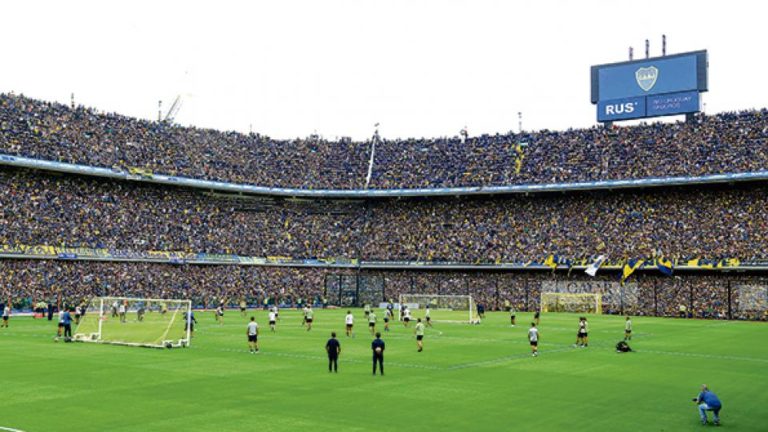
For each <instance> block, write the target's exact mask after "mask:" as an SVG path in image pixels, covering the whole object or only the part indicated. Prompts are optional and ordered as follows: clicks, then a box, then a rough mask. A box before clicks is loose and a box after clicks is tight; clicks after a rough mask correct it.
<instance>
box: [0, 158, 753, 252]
mask: <svg viewBox="0 0 768 432" xmlns="http://www.w3.org/2000/svg"><path fill="white" fill-rule="evenodd" d="M657 192H658V191H638V192H626V191H625V192H620V193H617V192H595V193H575V194H550V195H539V196H529V197H525V196H519V195H513V196H502V197H490V198H430V199H405V200H383V201H368V202H354V201H339V202H332V201H326V202H322V201H320V202H318V201H308V200H269V199H266V198H248V197H240V198H237V197H232V196H222V195H214V194H206V193H202V192H198V191H195V190H190V189H181V188H173V187H167V186H154V185H148V184H136V183H131V182H125V181H118V180H102V179H97V178H87V177H78V176H70V175H51V174H46V173H42V172H34V171H25V170H9V169H4V170H0V245H53V246H67V247H74V248H97V249H102V248H103V249H119V250H129V251H138V252H145V251H183V252H193V253H209V254H216V253H229V254H237V255H242V256H259V257H267V256H288V257H294V258H299V259H308V258H335V257H341V258H346V259H361V260H373V261H427V262H459V263H500V262H520V263H524V262H528V261H531V260H537V259H540V258H541V257H544V256H547V255H548V254H558V255H561V256H565V257H568V258H570V259H587V258H590V257H592V256H594V255H596V254H604V255H607V256H610V257H613V258H615V259H619V258H637V257H650V256H656V255H659V254H663V255H665V256H667V257H671V258H676V259H684V260H688V259H695V258H700V257H705V258H711V259H717V258H720V259H726V258H739V259H741V260H755V259H766V258H768V256H766V251H768V193H766V192H768V191H766V188H765V186H752V187H724V186H721V187H711V186H710V187H708V188H700V187H697V188H677V189H666V190H665V191H664V192H663V193H657Z"/></svg>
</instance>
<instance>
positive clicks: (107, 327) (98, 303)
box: [74, 297, 192, 348]
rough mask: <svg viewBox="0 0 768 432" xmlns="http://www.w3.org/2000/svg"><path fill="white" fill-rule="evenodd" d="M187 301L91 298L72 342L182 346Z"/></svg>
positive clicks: (189, 308) (187, 339) (187, 336)
mask: <svg viewBox="0 0 768 432" xmlns="http://www.w3.org/2000/svg"><path fill="white" fill-rule="evenodd" d="M191 311H192V302H191V301H190V300H167V299H149V298H129V297H96V298H94V299H92V300H91V301H90V303H89V305H88V307H87V308H86V310H85V315H84V316H83V317H82V318H81V319H80V324H79V325H78V326H77V329H76V330H75V335H74V340H76V341H81V342H97V343H108V344H117V345H129V346H141V347H152V348H173V347H186V346H189V343H190V329H189V328H187V326H186V325H185V318H186V315H187V313H188V312H191Z"/></svg>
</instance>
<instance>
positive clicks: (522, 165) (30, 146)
mask: <svg viewBox="0 0 768 432" xmlns="http://www.w3.org/2000/svg"><path fill="white" fill-rule="evenodd" d="M766 140H768V110H765V109H763V110H759V111H745V112H739V113H725V114H718V115H714V116H703V115H702V116H699V117H697V119H696V121H694V122H686V123H674V124H662V123H658V124H650V125H641V126H632V127H617V128H602V127H594V128H589V129H574V130H567V131H560V132H553V131H546V130H545V131H539V132H530V133H529V132H523V133H518V134H514V133H507V134H497V135H482V136H478V137H471V138H468V139H466V140H463V139H460V138H459V137H454V138H436V139H424V138H421V139H392V140H390V139H378V138H377V141H378V142H377V145H376V152H375V155H374V156H375V157H374V166H373V171H372V177H371V183H370V187H371V188H382V189H387V188H414V187H427V188H429V187H458V186H487V185H508V184H521V183H550V182H572V181H590V180H606V179H624V178H645V177H655V176H674V175H703V174H714V173H730V172H749V171H757V170H765V169H768V151H766V149H767V148H768V147H767V141H766ZM370 151H371V142H370V141H363V142H355V141H352V140H349V139H341V140H338V141H329V140H325V139H321V138H319V137H316V136H315V137H310V138H307V139H295V140H275V139H272V138H269V137H266V136H263V135H259V134H241V133H236V132H224V131H215V130H210V129H199V128H193V127H180V126H177V125H173V124H168V123H164V122H151V121H145V120H139V119H135V118H130V117H126V116H121V115H118V114H103V113H98V112H96V111H95V110H92V109H87V108H83V107H77V108H70V107H68V106H66V105H62V104H57V103H49V102H42V101H38V100H34V99H29V98H26V97H23V96H15V95H10V94H0V153H8V154H13V155H21V156H28V157H34V158H40V159H48V160H56V161H63V162H72V163H79V164H86V165H92V166H102V167H119V168H130V167H138V168H142V169H146V170H149V171H153V172H157V173H163V174H170V175H180V176H186V177H193V178H200V179H210V180H222V181H229V182H235V183H247V184H254V185H259V186H280V187H292V188H303V189H361V188H364V187H365V186H366V174H367V168H368V161H369V158H370V156H371V155H370Z"/></svg>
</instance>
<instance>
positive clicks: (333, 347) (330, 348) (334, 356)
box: [325, 332, 341, 373]
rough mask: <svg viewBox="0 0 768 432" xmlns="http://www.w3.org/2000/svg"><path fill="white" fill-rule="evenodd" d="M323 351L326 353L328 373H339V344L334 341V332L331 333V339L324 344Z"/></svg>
mask: <svg viewBox="0 0 768 432" xmlns="http://www.w3.org/2000/svg"><path fill="white" fill-rule="evenodd" d="M325 351H326V352H327V353H328V372H334V373H336V372H338V371H339V354H341V344H340V343H339V340H338V339H336V332H332V333H331V338H330V339H328V342H326V343H325Z"/></svg>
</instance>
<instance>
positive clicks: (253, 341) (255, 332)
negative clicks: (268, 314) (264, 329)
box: [245, 317, 259, 354]
mask: <svg viewBox="0 0 768 432" xmlns="http://www.w3.org/2000/svg"><path fill="white" fill-rule="evenodd" d="M245 333H246V334H247V335H248V352H250V353H251V354H256V353H257V352H259V325H258V324H257V323H256V317H251V322H249V323H248V325H247V326H246V331H245Z"/></svg>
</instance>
